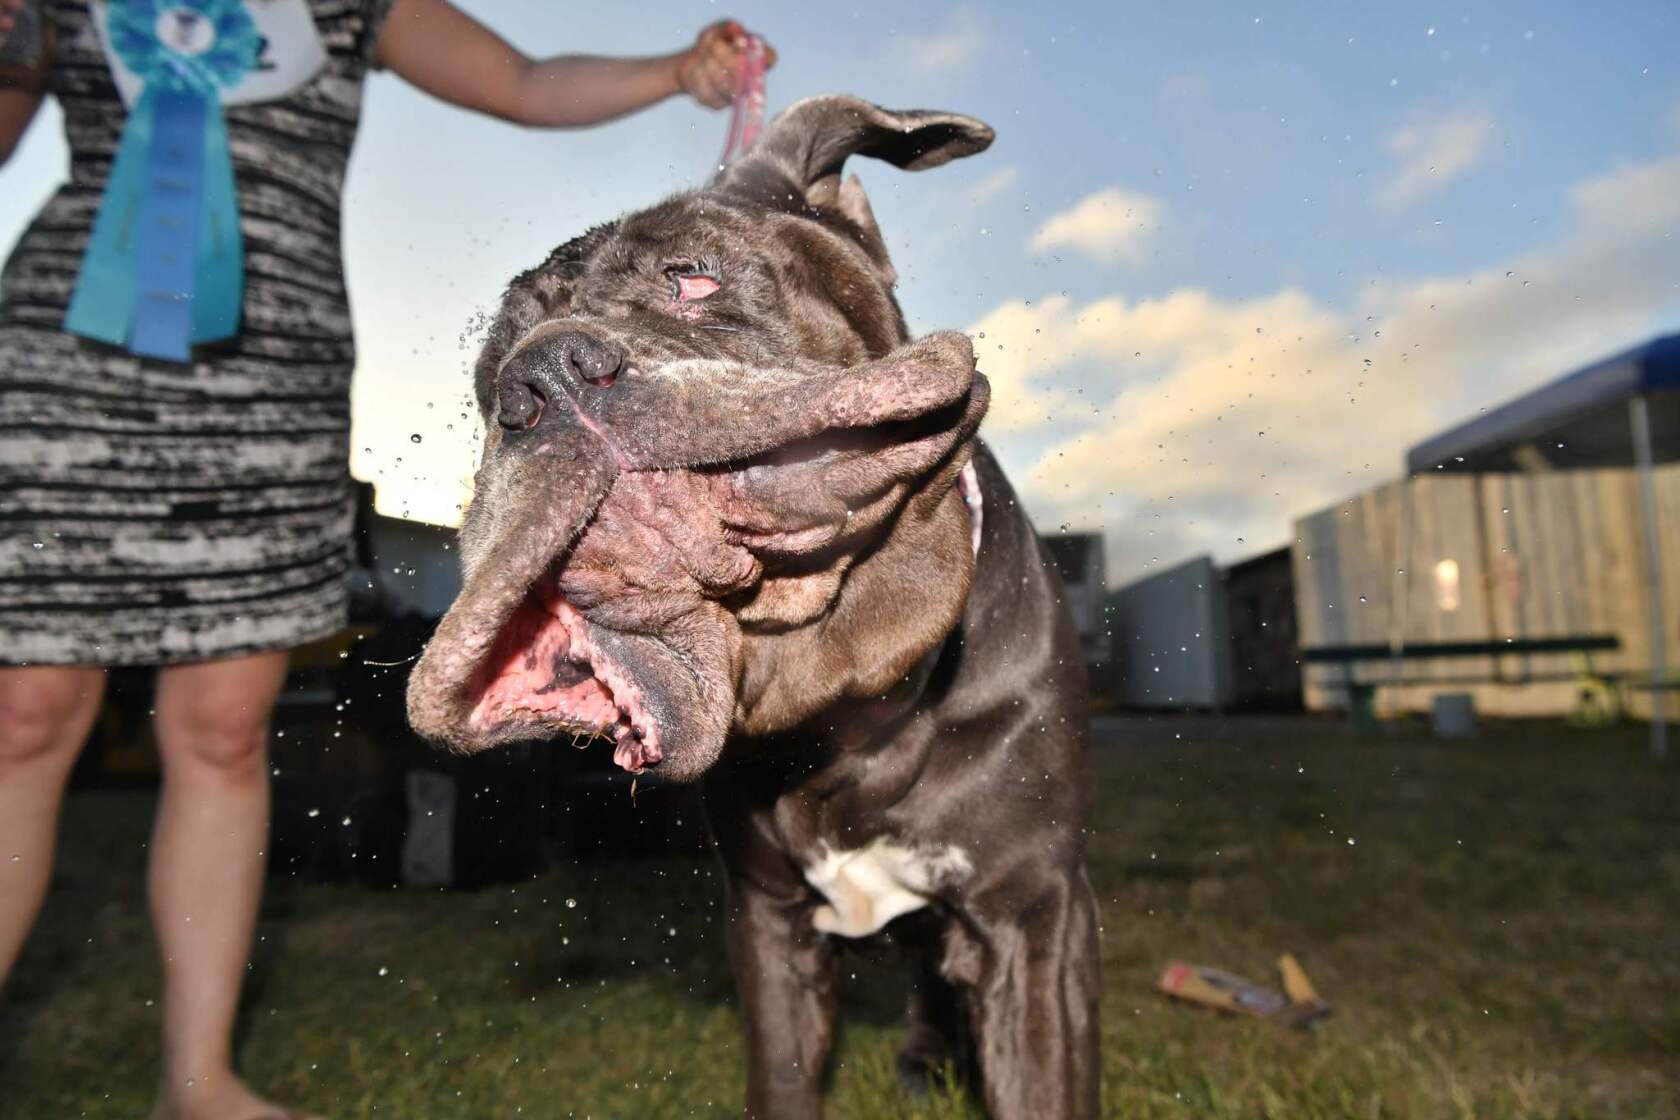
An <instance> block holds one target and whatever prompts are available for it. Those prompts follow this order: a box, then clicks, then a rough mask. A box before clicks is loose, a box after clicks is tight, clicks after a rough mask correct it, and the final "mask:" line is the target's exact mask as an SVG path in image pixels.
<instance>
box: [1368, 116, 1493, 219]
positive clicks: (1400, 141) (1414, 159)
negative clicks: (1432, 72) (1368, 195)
mask: <svg viewBox="0 0 1680 1120" xmlns="http://www.w3.org/2000/svg"><path fill="white" fill-rule="evenodd" d="M1495 123H1496V122H1495V121H1494V117H1493V114H1492V113H1490V112H1488V111H1487V110H1486V109H1475V108H1460V109H1454V110H1451V111H1448V112H1445V113H1439V114H1435V115H1432V116H1428V117H1425V116H1423V115H1421V114H1420V115H1418V116H1415V117H1414V118H1413V119H1412V120H1411V121H1410V122H1409V123H1407V124H1405V125H1402V126H1401V127H1400V128H1399V129H1397V130H1395V132H1394V133H1393V134H1392V135H1390V136H1389V138H1388V141H1387V147H1388V150H1389V153H1390V154H1391V155H1392V156H1393V157H1394V159H1395V167H1394V169H1393V171H1392V172H1391V173H1390V175H1389V176H1388V178H1387V180H1386V181H1385V182H1384V183H1383V185H1382V186H1381V187H1379V188H1378V190H1377V193H1376V196H1375V200H1376V203H1377V205H1378V206H1380V207H1382V208H1383V209H1385V210H1401V209H1404V208H1406V207H1408V206H1411V205H1413V204H1414V203H1417V202H1421V201H1423V200H1424V199H1425V198H1428V197H1429V196H1430V195H1432V194H1435V193H1437V192H1439V191H1441V190H1444V189H1445V188H1446V186H1447V184H1448V183H1451V182H1452V181H1453V180H1454V179H1457V178H1459V177H1461V176H1463V175H1465V174H1467V173H1469V172H1470V171H1471V169H1473V168H1474V167H1475V166H1476V165H1477V164H1478V163H1480V162H1481V160H1482V156H1483V155H1484V154H1485V153H1486V151H1487V147H1488V141H1489V140H1491V139H1492V138H1493V131H1494V126H1495Z"/></svg>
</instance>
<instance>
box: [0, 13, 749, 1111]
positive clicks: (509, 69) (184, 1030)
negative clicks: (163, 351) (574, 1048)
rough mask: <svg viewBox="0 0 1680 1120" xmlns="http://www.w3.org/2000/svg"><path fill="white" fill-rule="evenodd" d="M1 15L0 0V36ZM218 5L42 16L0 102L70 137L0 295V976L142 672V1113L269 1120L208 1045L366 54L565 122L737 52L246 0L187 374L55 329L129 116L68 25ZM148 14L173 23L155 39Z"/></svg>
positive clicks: (263, 1106)
mask: <svg viewBox="0 0 1680 1120" xmlns="http://www.w3.org/2000/svg"><path fill="white" fill-rule="evenodd" d="M23 2H24V0H0V37H3V36H5V35H6V33H7V32H9V31H10V30H11V29H12V25H13V19H14V13H17V12H19V11H21V8H22V4H23ZM233 3H235V0H226V3H223V0H175V2H174V3H166V4H161V5H159V4H156V3H155V2H151V0H111V2H110V4H109V5H108V6H107V5H102V4H97V3H90V2H89V0H44V3H43V5H42V7H43V8H44V13H45V19H46V21H47V22H48V23H49V24H50V25H51V28H52V31H53V35H52V41H53V42H54V43H55V44H56V46H55V47H54V48H53V52H52V54H51V55H50V57H48V58H47V59H45V60H44V61H43V63H42V64H41V65H40V66H39V67H38V68H37V69H36V70H35V71H33V72H32V73H31V75H30V77H32V78H34V79H37V80H25V81H23V82H21V83H18V82H14V83H12V85H13V88H6V89H0V164H3V163H4V162H5V161H6V160H7V159H8V158H9V157H10V155H11V153H12V151H13V150H14V148H15V147H16V145H17V142H18V139H19V138H20V137H21V136H22V134H23V132H24V130H25V128H26V127H27V126H28V124H29V121H30V119H31V118H32V117H33V116H34V114H35V112H36V109H37V108H38V107H39V105H40V103H41V100H42V98H43V96H44V95H45V94H47V93H51V94H52V95H53V96H55V97H56V98H58V101H59V103H60V105H61V106H62V108H63V110H64V117H65V128H66V132H67V135H68V139H69V144H70V149H71V163H70V180H69V182H68V183H66V184H65V186H64V187H63V188H62V189H61V190H60V191H59V192H58V194H57V195H55V196H54V197H53V198H52V200H51V201H49V202H48V203H47V205H46V207H45V209H44V210H43V211H42V212H41V214H40V216H39V217H38V218H37V219H36V220H35V222H34V223H33V224H32V225H31V226H30V228H29V229H28V231H27V232H26V233H25V234H24V236H23V238H22V240H21V241H20V242H19V243H18V246H17V249H16V250H15V252H14V253H13V255H12V258H11V259H10V260H9V261H8V262H7V265H6V271H5V273H4V281H3V287H0V981H3V979H4V977H5V975H6V974H7V972H8V971H9V970H10V968H11V967H12V965H13V964H14V963H15V961H16V959H17V956H18V953H19V950H20V948H21V946H22V943H23V940H24V938H25V936H26V934H27V932H28V929H29V927H30V925H31V924H32V922H33V920H34V917H35V915H36V913H37V912H38V911H39V908H40V904H41V901H42V898H43V897H44V895H45V893H46V889H47V883H48V879H49V875H50V868H51V861H52V852H53V843H54V838H55V833H56V825H57V816H58V809H59V803H60V800H61V796H62V793H63V790H64V786H65V782H66V779H67V777H68V775H69V772H70V768H71V764H72V762H73V761H74V759H75V757H76V754H77V751H78V750H79V749H80V746H81V744H82V742H83V740H84V738H85V737H86V736H87V734H88V731H89V729H90V727H91V726H92V724H93V722H94V718H95V715H96V713H97V711H98V708H99V704H100V697H101V692H102V689H103V685H104V676H105V667H107V666H112V665H157V666H160V668H159V672H158V683H157V698H156V710H155V720H156V729H157V739H158V745H159V751H160V754H161V756H162V762H163V773H164V781H163V793H162V798H161V802H160V804H159V808H158V812H157V820H156V832H155V835H154V838H153V843H152V845H151V855H150V859H151V865H150V872H149V885H150V898H151V907H152V915H153V923H154V926H155V929H156V932H157V938H158V942H159V946H160V948H161V951H162V957H163V975H164V1003H163V1038H164V1047H163V1051H164V1070H163V1079H162V1084H161V1089H160V1092H159V1099H158V1104H157V1108H156V1111H155V1113H154V1116H155V1117H157V1118H171V1120H174V1118H180V1120H279V1118H282V1117H284V1116H286V1115H288V1114H287V1113H285V1112H284V1111H283V1110H280V1109H278V1108H276V1107H275V1106H274V1105H272V1104H269V1103H268V1102H266V1101H264V1100H262V1099H261V1098H259V1097H258V1096H257V1095H255V1094H254V1093H253V1092H252V1091H251V1090H249V1089H248V1088H247V1087H246V1086H245V1085H244V1084H243V1083H242V1082H240V1080H239V1079H238V1078H237V1076H236V1075H235V1073H234V1072H233V1063H232V1057H233V1056H232V1052H231V1042H230V1034H231V1030H232V1026H233V1020H234V1012H235V1008H236V1005H237V1002H238V997H239V984H240V976H241V974H242V972H243V971H244V968H245V962H246V958H247V955H248V953H249V949H250V943H251V937H252V930H253V926H254V923H255V918H256V911H257V902H258V896H259V892H260V890H261V884H262V878H263V866H264V860H263V849H264V847H265V842H266V839H267V832H268V785H267V773H266V771H267V765H266V760H265V752H266V740H267V733H268V724H269V717H270V714H271V711H272V709H273V706H274V702H275V698H276V696H277V694H278V693H279V691H280V688H281V685H282V682H283V680H284V677H285V672H286V655H287V650H289V649H291V648H293V647H296V646H298V645H301V644H303V643H305V642H308V641H311V640H313V639H315V638H318V637H321V636H323V635H326V634H330V633H332V632H333V631H335V630H337V629H338V628H340V627H341V626H342V625H343V622H344V617H345V573H346V568H347V564H348V555H349V553H348V545H349V537H350V532H351V524H350V510H351V504H350V500H349V497H350V491H349V477H348V469H347V463H348V435H349V382H350V374H351V369H352V367H353V365H354V349H353V345H352V340H351V336H350V316H349V310H348V306H347V303H346V298H345V292H344V286H343V279H342V273H341V269H340V260H339V195H340V190H341V187H342V183H343V176H344V169H345V163H346V160H347V158H348V155H349V152H350V146H351V142H352V140H353V138H354V136H355V132H356V124H357V114H358V110H359V107H360V98H361V85H362V81H363V79H364V77H365V76H366V74H367V72H368V70H369V69H370V68H375V67H386V68H389V69H390V70H392V71H393V72H395V73H396V74H398V75H399V76H401V77H403V78H404V79H406V80H408V81H409V82H412V83H413V84H414V85H416V86H418V87H420V88H421V89H423V90H426V91H427V92H429V93H431V94H434V95H436V96H437V97H440V98H442V99H444V100H446V101H450V102H453V103H454V104H456V105H460V106H463V107H465V108H468V109H474V110H477V111H479V112H482V113H486V114H489V115H491V116H495V117H499V118H502V119H504V120H508V121H515V122H519V123H521V124H526V125H532V126H536V127H549V128H562V127H580V126H585V125H592V124H598V123H600V122H603V121H609V120H613V119H614V118H617V117H621V116H624V115H625V114H627V113H631V112H634V111H636V110H638V109H641V108H643V107H645V106H648V105H652V104H654V103H655V102H658V101H661V100H663V99H665V98H667V97H670V96H672V95H675V94H679V93H683V94H687V95H688V96H690V97H693V98H694V99H695V100H697V101H699V102H700V103H701V104H703V105H706V106H709V107H712V108H717V107H720V106H722V105H725V104H727V103H728V101H729V100H730V97H731V94H732V90H733V76H734V71H735V64H736V56H737V53H738V52H739V51H740V50H742V49H744V48H745V44H746V42H747V36H746V34H745V32H743V31H742V29H741V28H740V27H739V26H738V25H736V24H734V23H728V22H725V23H719V24H714V25H712V26H711V27H708V28H706V29H705V30H704V31H702V32H701V33H700V36H699V38H698V39H697V40H696V42H695V44H694V46H693V47H691V48H689V49H687V50H684V51H680V52H678V53H676V54H672V55H666V56H662V57H654V58H636V59H609V58H590V57H583V56H567V57H561V58H551V59H547V60H544V61H534V60H532V59H529V58H526V57H524V56H523V55H521V54H520V53H519V52H518V51H516V50H515V49H513V48H512V47H510V46H509V45H508V44H507V43H505V42H503V41H502V40H501V39H500V38H499V37H497V36H496V35H495V34H494V33H492V32H491V31H489V30H488V29H486V28H484V27H483V26H481V25H480V24H478V23H477V22H476V21H474V20H473V19H472V18H470V17H469V16H467V15H465V14H463V13H462V12H460V11H458V10H457V9H456V8H454V7H452V6H451V5H450V4H449V3H447V2H446V0H246V3H245V5H244V12H243V14H241V13H240V12H235V13H234V16H235V18H237V19H238V20H243V21H244V23H243V24H242V26H243V27H244V28H245V33H246V34H247V35H248V36H249V37H248V38H247V39H246V40H245V41H246V42H247V43H250V44H260V47H252V50H253V51H255V50H259V49H260V51H261V54H260V56H258V55H255V54H253V55H252V57H253V58H255V59H256V62H257V64H254V65H252V66H251V67H250V70H249V72H252V73H255V72H257V71H260V72H261V75H262V76H263V79H264V81H265V82H267V83H268V84H267V85H265V86H259V87H258V88H257V92H256V93H255V94H253V95H252V96H251V97H250V98H248V99H242V97H241V96H240V95H238V90H237V89H236V88H235V87H231V86H230V87H229V89H227V90H224V91H222V94H221V99H222V102H223V105H224V109H223V110H218V109H216V108H215V107H214V106H212V108H211V110H210V111H211V112H222V111H225V119H226V122H227V123H226V130H227V138H228V147H229V148H230V150H231V158H232V167H233V173H234V179H235V182H236V187H237V189H236V195H237V204H238V212H239V221H238V229H239V232H240V233H241V234H242V237H243V258H242V259H243V275H244V296H243V306H242V314H241V315H240V317H239V320H238V322H239V325H238V333H237V334H235V335H234V336H233V337H231V338H227V339H224V340H221V341H215V342H209V343H204V344H200V345H197V346H196V347H195V348H194V349H193V350H192V353H191V360H190V361H188V362H171V361H164V360H157V359H155V358H150V357H140V356H136V354H134V353H130V352H129V351H128V350H126V349H124V348H123V347H121V346H116V345H110V344H107V343H102V342H96V341H90V340H89V339H87V338H83V337H78V336H77V335H75V334H71V333H69V332H68V331H67V330H66V329H65V326H64V323H65V318H66V312H67V309H68V308H69V307H70V304H71V297H72V292H73V290H74V289H76V287H77V285H78V283H80V281H79V279H78V277H79V275H80V272H81V268H82V263H83V260H84V257H85V256H86V255H87V247H88V244H89V241H90V230H91V229H92V228H93V223H94V218H95V215H96V213H97V212H98V211H99V208H100V205H101V200H102V196H103V195H104V193H105V187H106V184H107V179H108V178H109V177H110V174H111V171H112V160H113V156H114V154H115V153H116V151H117V149H118V145H119V140H120V138H121V136H122V133H123V128H124V125H125V121H126V119H127V118H128V116H129V114H128V113H125V111H124V100H123V99H122V95H123V94H127V95H128V99H130V100H131V99H132V97H133V94H134V90H133V88H132V86H133V74H132V73H130V74H128V75H126V78H127V80H128V82H129V88H126V89H123V88H122V84H123V81H124V79H125V75H124V73H123V66H119V65H118V64H117V63H118V60H119V59H121V60H123V61H124V63H125V64H127V63H128V62H130V61H132V60H131V56H130V55H128V54H125V53H123V51H122V50H121V49H114V48H109V47H108V46H107V44H109V43H112V42H117V41H118V40H117V39H116V37H115V35H114V34H113V33H112V32H111V31H110V30H109V25H106V24H97V25H96V23H95V20H96V19H100V18H104V14H105V13H109V14H110V18H111V19H112V20H115V19H116V18H117V17H118V16H121V17H122V18H125V19H127V18H134V19H140V17H141V16H143V17H144V20H143V21H142V22H141V23H136V24H135V25H134V26H136V27H140V28H141V30H142V31H144V30H145V29H146V28H147V27H150V26H152V25H153V24H154V23H155V25H156V27H157V28H158V31H157V34H158V36H160V41H161V37H164V36H166V35H168V34H171V33H175V34H180V35H181V36H182V39H181V42H182V43H183V44H186V47H185V48H182V47H177V48H176V49H190V50H195V51H196V50H200V49H207V48H206V44H207V43H209V42H211V40H210V39H205V40H203V41H199V40H195V39H194V38H193V36H194V35H199V34H200V33H204V34H209V32H207V31H206V30H205V27H203V26H198V25H197V24H195V23H194V21H195V20H197V19H199V18H200V15H201V14H202V13H203V12H204V11H207V10H213V9H217V8H218V5H220V7H222V8H226V7H228V6H230V5H232V4H233ZM247 16H249V17H250V18H249V19H247V18H246V17H247ZM165 19H179V20H181V21H184V22H182V23H181V24H180V26H179V27H177V26H176V25H175V24H171V25H170V28H173V29H174V30H173V31H171V30H170V29H169V28H165V25H164V20H165ZM214 26H216V27H224V26H231V25H221V24H217V25H214ZM253 27H256V28H257V29H258V30H260V32H261V35H260V36H258V35H257V34H256V31H253V30H252V28H253ZM230 41H231V36H230ZM108 49H109V50H111V51H112V53H111V57H109V58H108V57H107V50H108ZM19 85H21V86H22V88H17V87H18V86H19ZM238 88H239V89H243V88H244V87H238ZM119 174H120V173H119ZM235 259H236V260H237V259H239V258H238V257H237V256H236V258H235ZM234 311H235V313H238V312H239V311H240V309H239V307H238V306H235V307H234ZM73 325H74V324H73ZM200 337H203V336H200ZM128 345H131V346H132V345H136V344H135V343H133V342H130V343H128Z"/></svg>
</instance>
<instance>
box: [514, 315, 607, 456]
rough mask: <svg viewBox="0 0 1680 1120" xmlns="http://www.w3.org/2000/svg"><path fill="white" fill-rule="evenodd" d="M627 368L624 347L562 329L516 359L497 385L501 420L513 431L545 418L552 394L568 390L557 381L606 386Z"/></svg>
mask: <svg viewBox="0 0 1680 1120" xmlns="http://www.w3.org/2000/svg"><path fill="white" fill-rule="evenodd" d="M623 368H624V351H623V350H622V349H620V348H619V347H618V346H615V345H613V344H612V343H608V342H602V341H601V340H600V339H598V338H596V337H594V336H593V335H589V334H585V333H584V332H583V331H560V332H557V333H555V334H552V335H549V336H547V337H546V338H543V339H541V340H540V341H535V342H532V343H531V344H530V345H529V346H528V347H526V348H525V349H524V350H522V351H520V352H519V353H517V354H515V355H514V356H513V357H512V358H510V359H509V360H508V362H507V364H506V365H504V366H503V367H502V372H501V374H500V376H499V377H498V378H497V385H496V422H497V423H499V424H500V425H501V426H502V427H503V428H506V429H507V430H508V431H510V432H521V431H526V430H528V429H531V428H534V427H536V426H537V424H538V423H540V422H541V421H542V418H543V414H544V412H545V411H546V410H547V408H548V402H549V397H550V395H551V394H552V393H555V392H562V391H564V390H563V388H562V387H561V386H560V385H557V384H555V381H556V380H557V379H558V380H561V381H570V382H571V383H572V384H573V385H574V386H576V387H578V388H581V387H582V386H584V385H593V386H596V387H597V388H601V389H605V388H607V387H609V386H610V385H612V383H613V382H614V381H615V380H616V379H617V378H618V374H619V371H620V370H622V369H623Z"/></svg>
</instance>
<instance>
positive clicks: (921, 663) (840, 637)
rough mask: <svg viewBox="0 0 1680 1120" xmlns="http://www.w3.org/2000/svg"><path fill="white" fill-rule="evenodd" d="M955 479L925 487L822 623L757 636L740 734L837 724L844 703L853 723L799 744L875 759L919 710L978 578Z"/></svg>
mask: <svg viewBox="0 0 1680 1120" xmlns="http://www.w3.org/2000/svg"><path fill="white" fill-rule="evenodd" d="M955 476H956V471H955V470H954V469H952V468H951V466H950V465H949V463H948V464H947V466H946V467H944V468H941V469H940V470H938V471H936V472H934V474H932V475H930V476H929V477H928V479H927V480H926V481H924V482H923V484H922V486H921V487H920V488H919V489H918V490H917V491H916V492H915V493H914V494H913V495H912V496H911V497H910V498H909V499H908V500H907V501H906V503H905V505H904V507H903V508H902V509H901V511H900V513H899V514H898V516H897V517H896V518H895V519H894V520H893V521H892V522H890V523H889V524H888V526H887V527H886V530H885V532H884V533H883V536H882V538H881V540H880V542H879V544H878V545H877V546H876V547H875V548H874V549H872V550H871V551H870V552H869V553H867V554H866V555H863V556H860V557H859V558H858V559H857V561H856V563H855V564H854V565H853V566H852V568H851V570H850V571H849V572H848V573H847V576H846V580H845V582H844V584H843V585H842V587H841V590H840V593H839V595H838V597H837V598H836V601H835V603H834V605H833V606H832V607H831V608H830V609H829V610H828V611H826V612H824V613H823V614H822V615H821V616H820V617H819V618H817V619H814V620H812V621H811V622H810V623H808V624H806V625H804V626H800V627H796V628H794V629H793V630H790V631H786V632H783V633H781V634H778V635H773V636H772V635H759V636H757V637H756V639H755V637H754V636H750V635H749V637H748V643H749V645H748V649H747V651H746V662H747V668H746V670H745V672H744V674H743V679H742V689H741V695H740V702H739V705H738V708H737V718H736V726H737V728H739V729H740V730H742V731H744V732H745V733H746V734H748V735H752V736H770V735H777V734H778V733H781V732H784V731H788V730H792V729H795V728H799V727H800V725H801V724H803V723H804V721H806V720H808V719H810V717H812V716H814V715H819V714H821V715H824V716H830V715H832V713H831V712H830V711H829V709H830V708H831V706H832V705H833V704H835V703H836V702H837V701H841V700H845V701H849V702H850V703H849V704H848V707H847V709H846V711H845V716H846V717H847V718H845V719H844V720H842V721H840V722H838V723H835V724H833V725H832V730H831V731H830V730H828V729H815V728H802V729H801V730H800V733H799V734H798V735H797V736H796V737H797V738H799V739H801V740H802V741H804V743H805V744H806V745H807V746H809V745H810V738H811V736H812V734H817V735H819V736H820V737H822V738H824V739H825V740H830V741H832V742H833V743H834V745H836V746H838V747H841V748H842V749H848V750H850V749H867V748H868V747H869V745H870V743H871V742H872V741H874V740H876V739H878V738H880V736H881V735H882V734H885V733H886V731H887V730H890V728H891V726H893V720H894V718H895V716H896V715H898V714H899V713H901V712H903V711H904V710H907V709H909V708H910V707H913V706H914V704H915V703H916V701H917V700H918V699H919V698H920V697H921V695H922V693H923V691H924V690H925V688H926V686H927V680H928V677H929V673H928V672H927V671H926V670H931V668H932V665H933V663H934V662H935V661H936V660H937V657H938V653H939V650H940V649H941V648H942V647H943V644H944V642H945V641H946V639H947V638H948V637H949V635H950V633H951V631H952V630H953V629H954V628H955V627H956V625H957V623H958V621H959V620H960V619H961V617H962V613H963V609H964V607H965V605H966V603H967V599H968V592H969V588H970V585H971V583H972V578H973V565H974V556H973V552H972V549H971V544H970V533H971V522H970V519H969V514H968V511H967V509H966V507H965V506H964V503H963V499H962V495H961V493H960V492H959V489H958V487H957V486H956V483H955ZM941 491H942V492H941ZM871 607H873V608H874V609H873V610H871V609H870V608H871ZM755 662H756V664H755ZM755 669H756V672H755Z"/></svg>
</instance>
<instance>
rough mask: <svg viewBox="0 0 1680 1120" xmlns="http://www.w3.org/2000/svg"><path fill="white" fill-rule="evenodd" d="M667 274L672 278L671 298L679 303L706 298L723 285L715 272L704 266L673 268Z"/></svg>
mask: <svg viewBox="0 0 1680 1120" xmlns="http://www.w3.org/2000/svg"><path fill="white" fill-rule="evenodd" d="M667 275H668V276H670V278H671V298H672V299H673V300H674V301H676V302H677V303H692V302H694V301H695V300H701V299H705V298H706V297H707V296H709V295H711V294H712V293H713V292H716V291H717V290H718V289H719V288H721V287H723V284H722V282H721V281H720V280H718V278H717V276H716V275H715V274H714V273H712V272H710V271H708V270H706V269H703V268H673V269H671V270H669V272H668V273H667Z"/></svg>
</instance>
